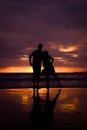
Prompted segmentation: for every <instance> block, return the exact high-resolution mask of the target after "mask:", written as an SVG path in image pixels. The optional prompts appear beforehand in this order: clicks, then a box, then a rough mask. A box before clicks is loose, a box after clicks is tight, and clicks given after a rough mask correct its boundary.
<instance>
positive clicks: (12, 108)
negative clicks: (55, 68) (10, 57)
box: [0, 73, 87, 130]
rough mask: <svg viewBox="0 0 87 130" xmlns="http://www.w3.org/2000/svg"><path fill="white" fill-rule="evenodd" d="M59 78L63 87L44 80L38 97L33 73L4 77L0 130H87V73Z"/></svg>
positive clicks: (1, 79) (0, 77)
mask: <svg viewBox="0 0 87 130" xmlns="http://www.w3.org/2000/svg"><path fill="white" fill-rule="evenodd" d="M58 76H59V79H60V82H61V85H62V88H59V86H58V85H57V84H56V81H55V80H54V79H53V78H52V77H51V79H50V88H49V91H48V89H47V86H46V82H45V79H44V77H41V79H40V83H39V85H40V86H39V89H38V96H37V93H36V92H37V91H36V90H35V93H34V90H33V88H32V85H33V83H32V74H0V129H7V128H8V129H11V130H13V129H24V130H26V129H28V130H29V129H30V130H41V129H42V130H54V129H57V130H58V129H65V128H67V129H75V128H76V129H84V128H87V104H86V100H87V73H80V74H79V73H73V74H58Z"/></svg>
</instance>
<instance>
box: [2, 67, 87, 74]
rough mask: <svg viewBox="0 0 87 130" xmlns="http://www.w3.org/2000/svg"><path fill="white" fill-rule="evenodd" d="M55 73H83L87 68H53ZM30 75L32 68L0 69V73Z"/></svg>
mask: <svg viewBox="0 0 87 130" xmlns="http://www.w3.org/2000/svg"><path fill="white" fill-rule="evenodd" d="M55 71H56V72H60V73H61V72H85V71H87V68H80V67H55ZM10 72H11V73H32V72H33V69H32V67H30V66H29V67H28V66H23V67H6V68H1V69H0V73H10Z"/></svg>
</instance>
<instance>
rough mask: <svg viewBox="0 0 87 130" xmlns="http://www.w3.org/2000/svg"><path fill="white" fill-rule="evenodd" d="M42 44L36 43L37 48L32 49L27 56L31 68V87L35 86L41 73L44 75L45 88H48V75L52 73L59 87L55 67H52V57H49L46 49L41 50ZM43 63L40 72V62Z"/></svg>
mask: <svg viewBox="0 0 87 130" xmlns="http://www.w3.org/2000/svg"><path fill="white" fill-rule="evenodd" d="M42 48H43V44H41V43H40V44H38V49H37V50H35V51H33V52H32V53H31V54H30V56H29V62H30V65H31V66H32V68H33V88H35V87H37V89H38V83H39V80H40V76H41V74H45V75H46V82H47V88H49V76H50V74H52V75H53V76H54V78H55V79H56V81H57V83H58V85H59V87H61V84H60V82H59V79H58V77H57V75H56V73H55V69H54V67H53V61H54V58H53V57H51V56H50V55H49V53H48V51H46V50H45V51H42ZM42 63H43V67H44V69H43V70H42V72H41V64H42Z"/></svg>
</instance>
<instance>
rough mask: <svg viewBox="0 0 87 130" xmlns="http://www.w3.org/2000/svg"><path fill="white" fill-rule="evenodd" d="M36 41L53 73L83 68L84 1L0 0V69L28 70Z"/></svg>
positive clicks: (86, 44)
mask: <svg viewBox="0 0 87 130" xmlns="http://www.w3.org/2000/svg"><path fill="white" fill-rule="evenodd" d="M38 43H42V44H43V45H44V47H43V50H48V51H49V54H50V55H51V56H53V57H54V59H55V61H54V66H55V70H56V72H79V71H87V0H0V72H31V71H32V68H31V67H30V65H29V59H28V55H29V54H30V53H31V52H32V51H33V50H35V49H37V45H38Z"/></svg>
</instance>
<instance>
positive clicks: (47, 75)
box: [46, 73, 49, 89]
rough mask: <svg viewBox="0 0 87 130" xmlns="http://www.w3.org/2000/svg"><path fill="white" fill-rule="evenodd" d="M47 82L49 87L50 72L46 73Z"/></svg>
mask: <svg viewBox="0 0 87 130" xmlns="http://www.w3.org/2000/svg"><path fill="white" fill-rule="evenodd" d="M46 83H47V88H48V89H49V74H48V73H47V74H46Z"/></svg>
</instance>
